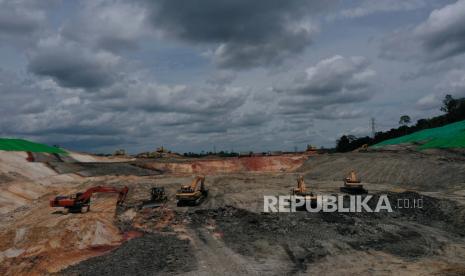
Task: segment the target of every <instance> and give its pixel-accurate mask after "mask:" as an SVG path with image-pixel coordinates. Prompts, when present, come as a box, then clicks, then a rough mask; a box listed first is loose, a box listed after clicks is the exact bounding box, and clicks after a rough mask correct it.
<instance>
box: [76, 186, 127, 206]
mask: <svg viewBox="0 0 465 276" xmlns="http://www.w3.org/2000/svg"><path fill="white" fill-rule="evenodd" d="M128 191H129V188H128V187H126V186H125V187H123V188H121V189H118V188H114V187H105V186H96V187H92V188H89V189H87V190H86V191H85V192H84V193H83V194H81V195H80V196H79V197H77V198H76V200H79V201H88V200H89V199H90V198H91V197H92V194H94V193H118V201H117V202H116V204H117V205H121V204H122V203H123V202H124V200H126V196H127V194H128Z"/></svg>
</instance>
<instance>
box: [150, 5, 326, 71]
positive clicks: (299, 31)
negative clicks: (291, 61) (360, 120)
mask: <svg viewBox="0 0 465 276" xmlns="http://www.w3.org/2000/svg"><path fill="white" fill-rule="evenodd" d="M145 2H146V4H147V6H148V7H150V8H151V11H152V14H151V21H152V22H153V26H154V28H156V29H159V30H161V31H162V32H163V33H164V34H165V35H166V36H168V37H174V38H178V39H182V40H185V41H188V42H193V43H216V44H219V45H220V46H219V47H218V48H217V49H216V51H215V52H214V54H213V55H214V59H215V62H216V63H217V64H218V65H219V66H220V67H228V68H249V67H253V66H259V65H269V64H273V63H278V62H280V61H282V60H283V59H284V58H285V57H287V56H290V55H294V54H296V53H300V52H302V51H303V50H304V49H305V48H306V47H307V46H308V45H309V44H310V43H311V41H312V38H313V35H314V33H315V31H316V27H315V26H314V23H313V22H310V18H309V16H310V15H315V14H317V13H318V12H319V11H321V10H323V9H326V8H327V7H328V6H331V5H332V3H333V2H334V1H299V0H289V1H281V0H256V1H249V0H234V1H232V0H205V1H201V2H198V1H187V2H186V1H181V0H160V1H145Z"/></svg>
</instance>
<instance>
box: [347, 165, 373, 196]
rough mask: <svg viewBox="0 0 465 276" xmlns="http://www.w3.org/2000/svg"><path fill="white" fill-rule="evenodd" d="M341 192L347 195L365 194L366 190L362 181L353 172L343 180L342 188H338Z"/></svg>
mask: <svg viewBox="0 0 465 276" xmlns="http://www.w3.org/2000/svg"><path fill="white" fill-rule="evenodd" d="M340 190H341V192H343V193H348V194H355V195H358V194H366V193H368V191H367V190H365V189H364V188H363V185H362V181H361V180H360V178H358V177H357V174H356V173H355V171H354V170H352V171H350V173H349V175H348V176H347V177H346V178H344V186H342V187H341V188H340Z"/></svg>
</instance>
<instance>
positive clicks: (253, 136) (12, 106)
mask: <svg viewBox="0 0 465 276" xmlns="http://www.w3.org/2000/svg"><path fill="white" fill-rule="evenodd" d="M464 53H465V0H460V1H457V2H456V1H437V0H399V1H394V0H377V1H372V0H366V1H342V0H341V1H331V0H326V1H310V0H308V1H306V0H286V1H282V0H253V1H251V0H198V1H194V0H191V1H181V0H152V1H149V0H137V1H129V0H128V1H123V0H88V1H64V0H62V1H59V0H41V1H35V0H0V61H1V63H0V96H1V101H0V132H1V133H0V136H1V137H22V138H28V139H33V140H36V141H40V142H45V143H49V144H59V145H61V146H64V147H67V148H70V149H75V150H82V151H91V152H112V151H113V150H115V149H117V148H125V149H127V150H129V152H131V153H134V152H141V151H147V150H154V149H155V147H157V146H160V145H163V146H165V147H167V148H169V149H172V150H175V151H180V152H185V151H195V152H200V151H201V150H205V151H208V150H213V148H214V147H215V148H216V149H217V150H235V151H248V150H255V151H263V150H279V149H280V150H293V149H294V147H298V148H299V149H304V147H305V145H306V144H308V143H310V144H314V145H318V146H326V147H331V146H334V144H335V140H336V139H337V138H338V137H340V136H341V135H342V134H353V135H357V136H360V135H368V134H369V133H370V132H371V130H370V124H369V123H370V118H372V117H373V118H375V120H376V127H377V130H384V129H389V128H391V127H396V126H397V124H398V120H399V117H400V116H401V115H403V114H408V115H410V116H411V117H412V119H413V120H414V121H416V120H417V119H419V118H423V117H429V116H434V115H438V114H440V111H439V106H440V101H441V99H442V98H443V97H444V95H445V94H452V95H454V96H457V97H460V96H465V67H464V64H465V55H464Z"/></svg>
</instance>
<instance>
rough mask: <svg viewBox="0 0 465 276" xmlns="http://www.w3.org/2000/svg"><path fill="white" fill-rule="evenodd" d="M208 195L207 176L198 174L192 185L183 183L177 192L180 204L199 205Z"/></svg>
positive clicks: (178, 203)
mask: <svg viewBox="0 0 465 276" xmlns="http://www.w3.org/2000/svg"><path fill="white" fill-rule="evenodd" d="M207 196H208V190H207V189H205V177H204V176H197V177H196V178H195V179H194V180H193V181H192V183H191V184H190V185H183V186H181V188H180V189H179V190H178V191H177V193H176V200H177V205H178V206H185V205H199V204H200V203H201V202H202V201H203V200H204V199H205V198H206V197H207Z"/></svg>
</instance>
